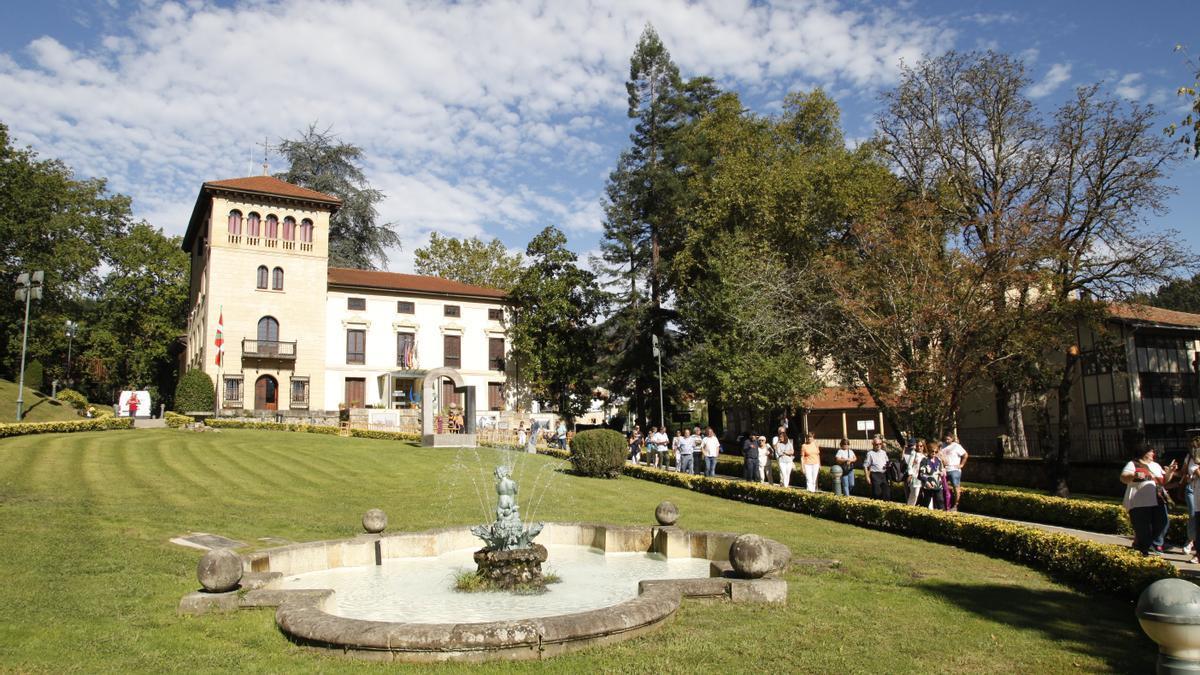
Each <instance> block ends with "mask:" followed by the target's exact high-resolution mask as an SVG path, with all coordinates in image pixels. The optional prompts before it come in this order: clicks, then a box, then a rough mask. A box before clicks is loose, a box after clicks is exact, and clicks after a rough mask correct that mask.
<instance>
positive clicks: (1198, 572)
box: [643, 463, 1200, 578]
mask: <svg viewBox="0 0 1200 675" xmlns="http://www.w3.org/2000/svg"><path fill="white" fill-rule="evenodd" d="M643 466H645V464H644V463H643ZM668 470H669V471H670V470H673V469H668ZM717 477H718V478H728V479H732V480H745V479H743V478H741V477H740V476H729V475H724V474H717ZM792 487H795V486H794V485H793V486H792ZM855 497H856V498H858V499H868V497H861V496H858V495H855ZM963 513H964V514H965V515H972V516H979V517H980V518H991V519H992V520H1002V521H1004V522H1007V523H1014V524H1016V525H1028V526H1029V527H1032V528H1036V529H1039V530H1044V531H1046V532H1056V533H1058V534H1069V535H1071V536H1073V537H1079V538H1080V539H1086V540H1088V541H1094V542H1097V543H1100V544H1116V545H1117V546H1129V545H1130V544H1132V543H1133V537H1129V536H1125V535H1123V534H1102V533H1100V532H1089V531H1087V530H1076V529H1072V528H1070V527H1060V526H1058V525H1045V524H1043V523H1031V522H1029V521H1025V520H1013V519H1011V518H999V517H996V516H986V515H983V514H980V513H968V512H966V511H963ZM1188 558H1189V556H1187V555H1186V554H1184V553H1183V551H1181V550H1180V549H1178V548H1174V549H1169V550H1168V551H1167V553H1166V554H1164V555H1163V559H1164V560H1166V561H1167V562H1169V563H1171V564H1172V565H1174V566H1175V568H1176V569H1178V570H1179V573H1180V574H1181V575H1183V576H1185V577H1189V578H1200V565H1195V564H1192V563H1189V562H1188Z"/></svg>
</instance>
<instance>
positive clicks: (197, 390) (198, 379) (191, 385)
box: [175, 368, 217, 413]
mask: <svg viewBox="0 0 1200 675" xmlns="http://www.w3.org/2000/svg"><path fill="white" fill-rule="evenodd" d="M216 403H217V398H216V392H215V390H214V389H213V381H212V378H211V377H209V376H208V373H206V372H204V371H203V370H200V369H199V368H193V369H191V370H189V371H187V372H186V373H184V374H183V377H180V378H179V384H177V385H175V412H181V413H188V412H207V411H209V410H212V409H213V408H214V407H215V406H216Z"/></svg>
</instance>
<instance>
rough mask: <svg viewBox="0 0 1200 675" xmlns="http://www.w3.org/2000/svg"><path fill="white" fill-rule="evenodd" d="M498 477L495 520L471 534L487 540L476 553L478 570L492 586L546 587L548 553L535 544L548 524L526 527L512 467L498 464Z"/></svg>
mask: <svg viewBox="0 0 1200 675" xmlns="http://www.w3.org/2000/svg"><path fill="white" fill-rule="evenodd" d="M495 476H496V495H497V500H496V520H495V521H494V522H493V523H492V524H491V525H476V526H475V527H472V528H471V534H473V535H475V536H476V537H479V538H480V539H482V540H483V543H484V547H483V548H481V549H479V550H478V551H476V552H475V556H474V557H475V566H476V573H477V574H478V575H479V576H480V577H481V578H482V580H483V581H484V582H485V586H486V587H487V588H489V589H499V590H514V589H520V590H523V591H531V590H533V591H536V590H539V589H543V588H545V586H546V581H545V577H543V576H542V563H544V562H546V556H547V555H548V554H547V551H546V547H545V546H542V545H541V544H535V543H533V538H534V537H536V536H537V535H538V533H540V532H541V531H542V528H543V527H544V526H545V525H544V524H543V523H533V524H532V525H530V526H529V527H528V528H526V527H525V524H524V523H522V522H521V514H520V507H519V506H517V482H516V481H515V480H513V479H512V476H511V469H509V467H507V466H503V465H501V466H498V467H496V471H495Z"/></svg>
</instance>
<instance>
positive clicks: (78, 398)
mask: <svg viewBox="0 0 1200 675" xmlns="http://www.w3.org/2000/svg"><path fill="white" fill-rule="evenodd" d="M54 398H56V399H58V400H60V401H62V402H63V403H66V404H67V405H69V406H71V407H72V408H74V409H75V411H76V412H78V413H79V414H80V415H82V414H83V411H84V410H86V409H87V407H88V400H87V397H85V396H84V395H83V394H81V393H79V392H77V391H75V390H74V389H62V390H60V391H59V392H58V393H57V394H55V395H54Z"/></svg>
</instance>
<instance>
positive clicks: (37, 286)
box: [15, 270, 45, 422]
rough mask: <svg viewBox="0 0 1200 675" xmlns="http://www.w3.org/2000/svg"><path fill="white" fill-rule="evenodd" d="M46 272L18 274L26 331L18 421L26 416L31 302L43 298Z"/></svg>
mask: <svg viewBox="0 0 1200 675" xmlns="http://www.w3.org/2000/svg"><path fill="white" fill-rule="evenodd" d="M44 279H45V273H43V272H42V271H41V270H38V271H36V272H34V273H33V274H29V273H28V272H21V273H20V274H18V275H17V292H16V293H15V295H16V298H17V300H24V301H25V332H24V334H23V335H22V336H21V377H20V378H19V380H18V381H17V421H18V422H20V421H21V419H22V418H23V417H24V416H25V415H24V413H25V352H26V350H27V349H28V348H29V304H30V302H31V301H33V300H41V299H42V281H43V280H44Z"/></svg>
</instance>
